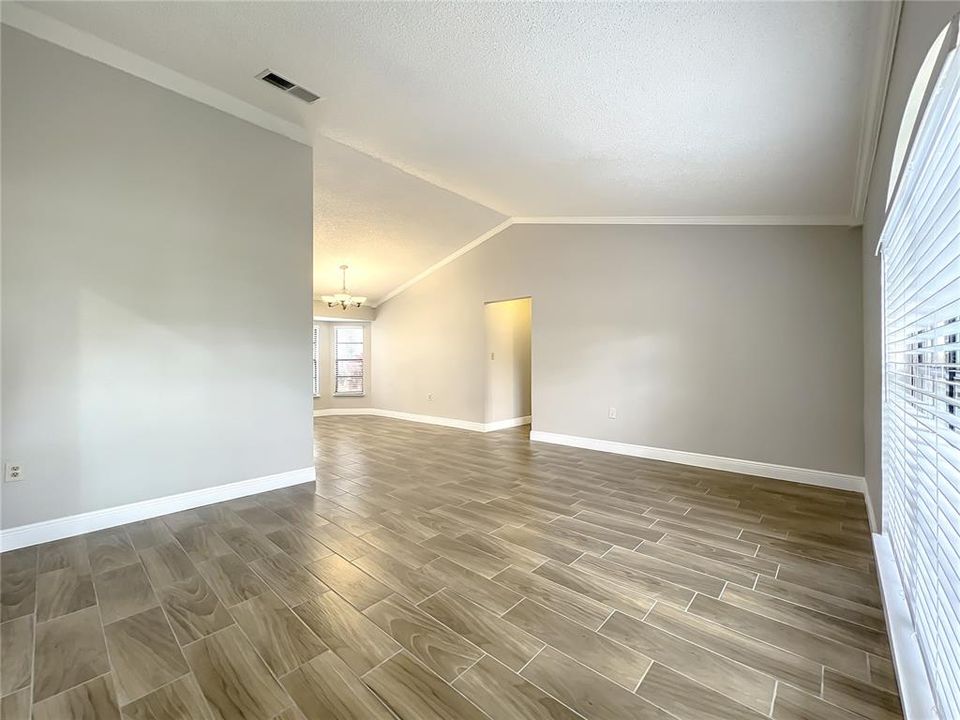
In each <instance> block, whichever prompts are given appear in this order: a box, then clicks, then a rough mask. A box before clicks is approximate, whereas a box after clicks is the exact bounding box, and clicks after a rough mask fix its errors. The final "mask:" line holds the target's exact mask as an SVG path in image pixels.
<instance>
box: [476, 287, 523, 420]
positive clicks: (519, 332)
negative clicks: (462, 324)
mask: <svg viewBox="0 0 960 720" xmlns="http://www.w3.org/2000/svg"><path fill="white" fill-rule="evenodd" d="M483 310H484V328H485V336H486V356H485V358H484V362H485V363H486V368H487V370H486V407H485V412H484V419H485V420H486V422H496V421H498V420H513V419H515V418H520V417H527V416H528V415H529V414H530V329H531V328H530V320H531V317H530V312H531V302H530V298H518V299H515V300H503V301H500V302H491V303H487V304H486V305H485V306H484V309H483Z"/></svg>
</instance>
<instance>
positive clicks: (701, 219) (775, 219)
mask: <svg viewBox="0 0 960 720" xmlns="http://www.w3.org/2000/svg"><path fill="white" fill-rule="evenodd" d="M857 224H859V223H858V222H855V221H854V219H853V218H851V217H849V216H847V215H690V216H679V215H678V216H671V217H667V216H652V215H651V216H642V215H638V216H606V217H601V216H592V215H569V216H561V215H551V216H544V217H511V218H507V219H506V220H504V221H503V222H502V223H500V224H499V225H497V226H496V227H494V228H491V229H490V230H487V232H485V233H484V234H483V235H481V236H480V237H478V238H476V239H475V240H471V241H470V242H468V243H467V244H466V245H464V246H463V247H460V248H458V249H457V250H454V251H453V252H452V253H450V254H449V255H447V256H446V257H445V258H443V260H441V261H440V262H437V263H434V264H433V265H431V266H430V267H428V268H427V269H426V270H424V271H423V272H421V273H418V274H417V275H415V276H413V277H412V278H410V279H409V280H407V281H406V282H405V283H403V284H402V285H398V286H397V287H395V288H394V289H393V290H391V291H390V292H388V293H387V294H386V295H384V296H383V297H382V298H380V299H379V300H377V303H376V305H373V304H371V306H370V307H374V308H375V307H379V306H380V305H382V304H383V303H385V302H387V300H390V299H391V298H395V297H396V296H397V295H399V294H400V293H402V292H403V291H404V290H407V289H409V288H411V287H412V286H414V285H416V284H417V283H418V282H420V281H421V280H424V279H426V278H427V277H429V276H430V275H432V274H433V273H435V272H436V271H437V270H439V269H440V268H442V267H444V266H446V265H449V264H450V263H452V262H453V261H454V260H456V259H457V258H458V257H460V256H461V255H465V254H466V253H468V252H470V251H471V250H474V249H475V248H478V247H480V246H481V245H483V243H485V242H486V241H487V240H489V239H490V238H492V237H495V236H497V235H499V234H500V233H502V232H503V231H504V230H506V229H507V228H508V227H510V226H511V225H715V226H725V225H738V226H744V225H749V226H817V227H822V226H826V227H853V226H854V225H857Z"/></svg>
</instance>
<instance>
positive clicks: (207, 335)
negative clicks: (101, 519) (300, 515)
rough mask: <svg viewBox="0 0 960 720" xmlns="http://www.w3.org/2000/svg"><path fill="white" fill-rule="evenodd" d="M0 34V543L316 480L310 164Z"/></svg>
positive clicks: (237, 126)
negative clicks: (117, 512) (14, 530)
mask: <svg viewBox="0 0 960 720" xmlns="http://www.w3.org/2000/svg"><path fill="white" fill-rule="evenodd" d="M2 32H3V36H2V53H3V55H2V93H3V96H2V103H3V116H2V144H3V164H2V179H0V183H2V202H3V219H2V242H3V246H2V252H3V269H2V272H3V276H2V307H3V317H2V327H3V337H2V343H3V376H2V390H3V402H2V414H3V431H4V453H5V458H6V459H7V460H8V461H16V462H20V463H21V464H22V465H23V469H24V474H25V477H26V480H25V481H23V482H19V483H16V484H5V485H3V486H2V500H3V503H2V504H3V515H2V524H3V526H4V527H14V526H18V525H22V524H27V523H33V522H37V521H41V520H47V519H52V518H58V517H63V516H67V515H73V514H76V513H83V512H87V511H92V510H98V509H102V508H108V507H113V506H117V505H122V504H125V503H131V502H135V501H140V500H146V499H151V498H157V497H162V496H166V495H171V494H175V493H181V492H185V491H190V490H197V489H201V488H205V487H210V486H215V485H221V484H225V483H230V482H235V481H240V480H247V479H250V478H256V477H262V476H265V475H270V474H274V473H280V472H284V471H288V470H296V469H301V468H305V467H311V466H312V462H313V461H312V448H311V432H310V400H309V392H310V391H309V387H310V361H309V358H310V313H311V308H310V296H311V278H310V268H311V259H312V258H311V254H312V253H311V235H312V232H311V167H310V164H311V153H310V149H309V148H308V147H305V146H303V145H299V144H297V143H294V142H292V141H290V140H287V139H285V138H282V137H280V136H278V135H275V134H273V133H270V132H267V131H266V130H263V129H261V128H258V127H256V126H254V125H250V124H248V123H246V122H243V121H241V120H238V119H236V118H234V117H232V116H229V115H226V114H223V113H221V112H219V111H217V110H213V109H211V108H209V107H207V106H205V105H202V104H200V103H197V102H194V101H192V100H188V99H186V98H184V97H182V96H180V95H176V94H174V93H171V92H168V91H166V90H163V89H161V88H158V87H156V86H155V85H151V84H149V83H147V82H145V81H143V80H139V79H137V78H134V77H132V76H130V75H127V74H125V73H123V72H120V71H118V70H114V69H112V68H109V67H107V66H105V65H101V64H99V63H97V62H94V61H92V60H89V59H87V58H83V57H81V56H79V55H75V54H73V53H71V52H69V51H67V50H64V49H62V48H59V47H56V46H53V45H50V44H47V43H45V42H42V41H39V40H37V39H35V38H32V37H31V36H29V35H25V34H23V33H21V32H19V31H16V30H12V29H9V28H7V27H6V26H4V28H3V31H2Z"/></svg>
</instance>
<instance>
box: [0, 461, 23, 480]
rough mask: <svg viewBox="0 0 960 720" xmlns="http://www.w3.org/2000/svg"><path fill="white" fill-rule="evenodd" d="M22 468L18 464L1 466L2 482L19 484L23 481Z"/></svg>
mask: <svg viewBox="0 0 960 720" xmlns="http://www.w3.org/2000/svg"><path fill="white" fill-rule="evenodd" d="M23 479H24V478H23V468H22V467H21V465H20V463H4V464H3V481H4V482H19V481H20V480H23Z"/></svg>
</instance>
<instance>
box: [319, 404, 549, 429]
mask: <svg viewBox="0 0 960 720" xmlns="http://www.w3.org/2000/svg"><path fill="white" fill-rule="evenodd" d="M328 415H376V416H378V417H388V418H393V419H394V420H407V421H408V422H418V423H425V424H427V425H441V426H443V427H452V428H457V429H458V430H471V431H473V432H493V431H494V430H503V429H505V428H512V427H518V426H520V425H526V424H527V423H529V422H530V416H529V415H527V416H525V417H516V418H510V419H508V420H497V421H496V422H490V423H482V422H474V421H473V420H461V419H459V418H448V417H439V416H437V415H419V414H417V413H406V412H399V411H397V410H382V409H380V408H326V409H324V410H314V411H313V416H314V417H326V416H328Z"/></svg>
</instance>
